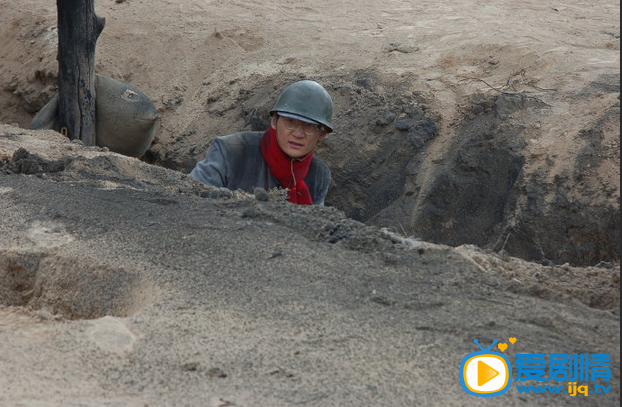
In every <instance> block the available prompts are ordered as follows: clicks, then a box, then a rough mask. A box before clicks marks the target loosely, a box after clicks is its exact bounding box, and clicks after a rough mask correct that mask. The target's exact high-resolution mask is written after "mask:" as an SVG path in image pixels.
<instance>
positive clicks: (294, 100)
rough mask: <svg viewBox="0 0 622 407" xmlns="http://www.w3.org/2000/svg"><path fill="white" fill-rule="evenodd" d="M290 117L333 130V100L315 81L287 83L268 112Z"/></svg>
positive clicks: (329, 130)
mask: <svg viewBox="0 0 622 407" xmlns="http://www.w3.org/2000/svg"><path fill="white" fill-rule="evenodd" d="M274 113H277V114H279V115H281V116H286V117H292V118H295V119H299V120H302V121H305V122H310V123H318V124H321V125H323V126H324V127H326V129H327V131H328V133H331V132H332V131H333V124H332V122H333V101H332V99H331V98H330V95H329V94H328V92H327V91H326V89H324V88H323V87H322V85H320V84H319V83H317V82H315V81H309V80H304V81H299V82H296V83H293V84H291V85H289V86H288V87H287V88H286V89H285V90H284V91H283V93H281V95H280V96H279V98H278V99H277V101H276V103H275V105H274V107H273V108H272V110H271V111H270V114H271V115H272V114H274Z"/></svg>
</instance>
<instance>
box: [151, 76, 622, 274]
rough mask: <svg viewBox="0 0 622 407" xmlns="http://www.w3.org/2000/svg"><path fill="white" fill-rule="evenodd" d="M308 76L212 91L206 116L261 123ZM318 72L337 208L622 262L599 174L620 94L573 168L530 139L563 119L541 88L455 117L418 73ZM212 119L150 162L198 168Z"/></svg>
mask: <svg viewBox="0 0 622 407" xmlns="http://www.w3.org/2000/svg"><path fill="white" fill-rule="evenodd" d="M298 79H300V78H299V77H294V76H292V77H288V76H282V77H268V78H255V79H254V81H253V82H252V83H251V84H249V83H246V84H244V86H243V85H241V84H238V83H236V82H235V81H232V83H231V84H230V85H229V86H220V87H212V88H210V97H209V98H208V99H207V102H206V104H205V109H204V110H205V115H206V116H207V117H210V116H212V117H214V120H215V122H218V120H219V118H228V119H229V122H230V123H229V124H230V125H232V124H233V125H235V126H237V127H233V126H232V127H230V130H231V132H234V131H238V130H241V129H246V130H257V131H259V130H263V129H265V128H266V127H267V125H268V114H269V110H270V108H271V107H272V103H273V101H274V99H275V98H276V97H277V96H278V93H279V91H280V90H281V89H283V88H284V87H285V86H286V85H287V84H288V83H291V82H292V81H295V80H298ZM314 79H317V80H318V81H320V82H321V83H322V84H323V85H324V86H325V87H326V88H327V89H328V90H329V92H330V93H331V95H332V96H333V99H334V101H335V106H336V115H335V123H336V131H335V133H334V134H333V135H331V136H330V137H329V138H328V139H327V140H326V141H325V142H324V144H323V145H322V146H321V147H320V148H319V150H318V155H319V157H321V159H323V160H324V161H325V162H327V163H328V165H329V166H330V168H331V171H332V176H333V182H332V185H331V188H330V191H329V195H328V198H327V205H329V206H333V207H336V208H338V209H340V210H343V211H344V212H345V213H346V214H347V216H348V217H350V218H352V219H355V220H358V221H362V222H365V223H368V224H370V225H375V226H380V227H388V228H390V229H392V230H394V231H395V232H398V233H401V234H403V235H405V236H408V237H416V238H420V239H423V240H426V241H431V242H434V243H440V244H447V245H451V246H460V245H463V244H474V245H477V246H480V247H483V248H488V249H491V250H494V251H496V252H499V251H506V252H508V253H509V254H510V255H512V256H516V257H520V258H523V259H526V260H530V261H538V262H542V263H543V264H546V265H552V264H565V263H570V264H573V265H578V266H593V265H596V264H598V263H600V262H602V261H605V262H614V263H615V262H618V261H619V258H620V252H619V244H620V221H619V218H620V210H619V208H620V203H619V182H618V183H617V185H616V184H615V183H608V180H606V179H605V178H604V177H603V175H602V174H603V171H602V169H603V168H604V167H607V166H609V167H607V168H613V169H615V168H616V163H617V168H619V123H618V122H617V117H619V112H620V107H619V100H617V103H616V102H613V103H610V104H609V105H607V108H606V109H605V110H602V111H601V112H600V116H599V117H597V118H595V119H594V120H593V121H591V122H587V123H584V124H583V127H581V128H569V129H568V130H567V131H570V132H576V133H577V139H578V142H577V146H578V152H576V153H572V154H573V155H572V154H571V158H572V160H574V162H573V163H571V164H570V165H569V163H568V162H567V161H568V154H564V153H563V152H558V151H556V150H555V149H556V147H555V146H553V147H549V148H548V150H547V149H546V148H545V149H542V150H537V149H534V147H533V139H538V138H541V137H544V135H545V129H541V130H540V129H539V128H538V127H536V125H535V124H534V123H540V122H546V121H547V120H558V119H557V118H556V117H555V115H556V114H557V113H556V112H555V111H554V109H553V106H552V105H551V104H549V103H546V102H544V101H543V99H542V98H541V97H539V95H533V94H532V93H530V92H495V91H492V90H491V91H490V92H485V93H476V94H473V95H464V96H463V97H462V98H461V99H459V102H460V106H457V107H456V109H457V112H452V115H453V117H450V115H449V114H448V112H447V111H443V110H442V106H443V105H442V104H440V103H438V101H437V100H436V97H435V95H434V93H432V92H426V91H422V90H420V88H419V87H418V85H417V83H418V79H417V77H416V75H408V74H405V75H401V76H392V77H389V76H387V75H384V76H381V75H379V74H377V73H375V72H373V71H357V72H353V73H349V74H346V75H333V76H327V77H322V78H314ZM619 89H620V85H619V75H618V76H615V75H608V76H607V77H603V78H601V80H599V81H597V82H594V83H593V84H592V85H591V86H590V87H588V88H587V89H584V90H583V91H581V92H578V93H577V94H576V95H571V96H570V97H571V98H572V99H573V103H577V104H580V103H582V102H583V101H585V103H589V102H590V100H591V99H592V98H594V97H597V96H598V97H601V96H602V95H603V94H605V95H615V94H618V95H619ZM595 95H596V96H595ZM206 120H207V119H206ZM201 124H202V123H199V122H196V123H193V124H191V125H190V126H189V127H188V128H187V129H185V130H184V131H181V132H180V134H179V136H178V137H175V136H173V137H172V140H173V141H172V142H169V143H167V142H164V141H160V142H157V143H156V144H154V145H153V146H152V149H151V151H150V152H149V154H148V157H147V160H148V161H149V162H152V163H154V164H158V165H164V166H166V167H169V168H172V169H177V170H180V171H182V172H189V171H190V170H191V169H192V167H193V165H194V163H196V162H197V161H199V160H201V159H202V158H203V155H204V153H205V150H206V149H207V148H208V146H209V143H208V142H207V141H206V140H205V139H204V138H203V137H202V136H201V134H200V133H201V130H200V129H201ZM538 126H539V125H538ZM616 135H617V137H616ZM562 164H563V166H564V170H563V171H562V170H559V167H560V166H562Z"/></svg>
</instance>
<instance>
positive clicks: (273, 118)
mask: <svg viewBox="0 0 622 407" xmlns="http://www.w3.org/2000/svg"><path fill="white" fill-rule="evenodd" d="M277 120H278V116H277V115H276V114H273V115H272V117H271V118H270V127H272V128H273V129H274V130H276V122H277Z"/></svg>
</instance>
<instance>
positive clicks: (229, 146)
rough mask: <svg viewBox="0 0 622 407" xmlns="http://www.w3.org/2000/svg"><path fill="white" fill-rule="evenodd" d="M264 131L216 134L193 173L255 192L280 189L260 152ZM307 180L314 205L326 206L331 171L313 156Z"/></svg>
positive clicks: (198, 177)
mask: <svg viewBox="0 0 622 407" xmlns="http://www.w3.org/2000/svg"><path fill="white" fill-rule="evenodd" d="M262 136H263V132H250V131H249V132H241V133H236V134H231V135H229V136H223V137H217V138H216V139H214V141H213V142H212V145H211V146H210V148H209V149H208V150H207V156H206V157H205V159H204V160H203V161H201V162H199V163H197V165H196V166H195V167H194V169H193V170H192V172H191V173H190V176H191V177H192V178H194V179H196V180H198V181H201V182H202V183H204V184H206V185H210V186H213V187H219V188H227V189H230V190H238V189H241V190H243V191H246V192H249V193H253V192H254V191H255V188H265V189H272V188H281V186H280V185H279V183H278V181H277V180H276V179H275V178H274V177H273V176H272V174H270V169H269V167H268V165H267V164H266V162H265V161H264V159H263V156H262V155H261V147H260V144H261V137H262ZM305 183H306V184H307V186H308V187H309V192H311V198H312V199H313V204H314V205H324V201H325V200H326V194H327V193H328V186H329V185H330V170H329V169H328V167H327V166H326V164H324V163H323V162H322V161H320V160H319V159H318V158H317V157H313V160H312V161H311V166H310V167H309V173H308V175H307V177H306V178H305Z"/></svg>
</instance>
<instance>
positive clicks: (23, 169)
mask: <svg viewBox="0 0 622 407" xmlns="http://www.w3.org/2000/svg"><path fill="white" fill-rule="evenodd" d="M68 162H69V160H46V159H45V158H42V157H40V156H38V155H37V154H31V153H30V152H29V151H28V150H26V149H25V148H19V149H18V150H16V151H15V153H13V156H12V158H11V159H8V158H1V157H0V171H1V172H4V173H5V174H26V175H35V174H44V173H56V172H61V171H64V169H65V167H66V165H67V164H68Z"/></svg>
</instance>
